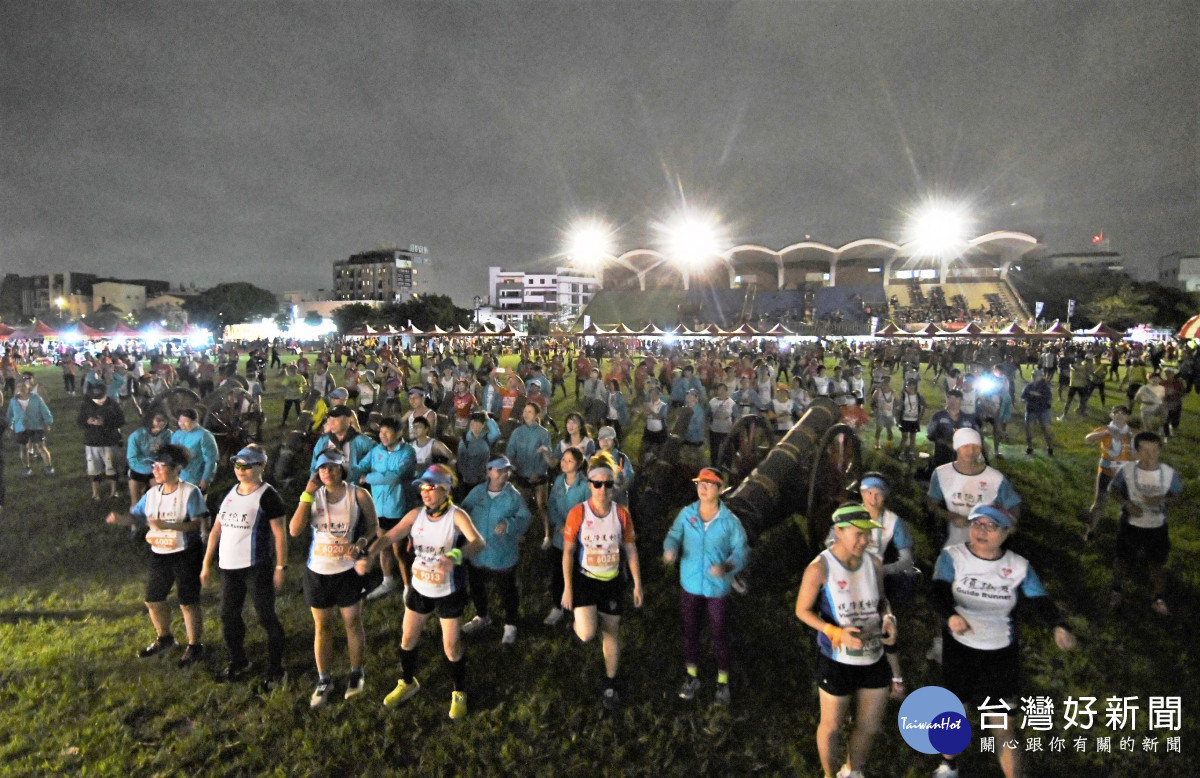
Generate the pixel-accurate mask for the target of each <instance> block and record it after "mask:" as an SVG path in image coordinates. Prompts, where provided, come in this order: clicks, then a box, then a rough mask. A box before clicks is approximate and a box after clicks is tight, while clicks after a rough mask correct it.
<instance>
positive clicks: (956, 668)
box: [942, 628, 1021, 708]
mask: <svg viewBox="0 0 1200 778" xmlns="http://www.w3.org/2000/svg"><path fill="white" fill-rule="evenodd" d="M1020 674H1021V652H1020V651H1019V650H1018V648H1017V644H1016V643H1010V644H1009V645H1007V646H1005V647H1004V648H997V649H994V650H984V649H979V648H970V647H968V646H964V645H963V644H962V643H959V642H958V641H957V640H955V638H954V636H953V635H952V634H951V633H950V630H948V629H944V628H943V629H942V686H944V687H946V688H947V689H949V690H950V691H952V692H954V694H955V696H957V697H958V699H960V700H962V702H963V704H964V705H969V706H971V707H973V708H978V707H979V706H980V705H982V704H983V702H984V700H986V699H987V698H989V697H990V698H991V701H990V703H989V704H994V703H997V702H999V701H1000V700H1005V701H1006V702H1008V704H1010V705H1012V706H1014V707H1016V704H1017V703H1018V702H1019V700H1018V699H1017V688H1018V686H1019V685H1020Z"/></svg>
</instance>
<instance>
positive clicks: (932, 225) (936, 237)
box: [906, 202, 970, 259]
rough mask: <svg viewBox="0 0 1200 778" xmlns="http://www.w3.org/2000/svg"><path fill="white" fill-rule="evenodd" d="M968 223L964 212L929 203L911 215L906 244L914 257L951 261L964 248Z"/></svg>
mask: <svg viewBox="0 0 1200 778" xmlns="http://www.w3.org/2000/svg"><path fill="white" fill-rule="evenodd" d="M969 221H970V220H969V218H968V216H967V212H966V208H964V207H962V206H956V205H949V204H946V203H939V202H931V203H928V204H927V205H926V206H925V207H924V208H922V209H921V210H920V211H918V212H917V213H916V214H914V215H913V218H912V222H911V224H910V226H909V230H908V232H909V234H908V238H907V240H906V242H907V243H912V244H914V246H915V248H916V252H915V254H917V255H921V256H929V257H939V258H941V259H952V258H954V257H956V256H959V255H960V254H962V252H963V250H964V249H965V248H966V241H967V230H968V226H969V224H968V222H969Z"/></svg>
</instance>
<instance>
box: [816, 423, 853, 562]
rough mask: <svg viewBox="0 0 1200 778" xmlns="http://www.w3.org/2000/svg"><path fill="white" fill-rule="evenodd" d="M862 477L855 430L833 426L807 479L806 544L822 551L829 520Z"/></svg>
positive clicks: (842, 426)
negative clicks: (807, 542) (820, 548)
mask: <svg viewBox="0 0 1200 778" xmlns="http://www.w3.org/2000/svg"><path fill="white" fill-rule="evenodd" d="M862 474H863V461H862V443H861V442H860V441H859V439H858V435H857V433H855V431H854V428H853V427H851V426H850V425H848V424H835V425H833V426H832V427H830V428H829V429H828V430H826V431H825V434H824V435H822V436H821V440H820V442H818V443H817V447H816V453H815V455H814V456H813V461H812V467H811V468H810V472H809V478H808V505H807V510H806V511H805V513H804V515H805V516H807V517H808V537H809V542H811V543H812V544H814V548H819V547H821V545H822V543H823V541H824V540H825V535H826V534H827V533H828V531H829V519H830V517H831V516H832V515H833V512H834V511H835V510H837V507H838V506H839V505H841V504H842V503H844V502H846V498H847V494H848V493H849V492H850V491H851V490H853V489H855V488H857V486H858V482H859V480H860V479H861V478H862Z"/></svg>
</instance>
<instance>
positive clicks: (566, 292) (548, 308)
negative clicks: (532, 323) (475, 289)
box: [488, 265, 600, 326]
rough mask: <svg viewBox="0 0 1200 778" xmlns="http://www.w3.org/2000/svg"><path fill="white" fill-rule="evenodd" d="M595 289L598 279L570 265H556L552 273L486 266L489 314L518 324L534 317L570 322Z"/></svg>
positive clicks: (589, 299) (598, 285)
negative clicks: (490, 311)
mask: <svg viewBox="0 0 1200 778" xmlns="http://www.w3.org/2000/svg"><path fill="white" fill-rule="evenodd" d="M599 290H600V279H598V278H597V277H595V276H592V275H589V274H587V273H584V272H582V271H579V270H575V269H574V268H567V267H559V268H555V271H554V272H553V273H527V272H525V271H523V270H505V269H503V268H500V267H496V266H494V265H493V266H492V267H489V268H488V304H489V306H490V307H491V308H492V311H493V315H494V316H495V317H496V318H499V319H501V320H503V321H506V322H510V323H512V324H515V325H518V326H520V325H522V324H524V323H525V322H526V321H527V320H528V319H531V318H535V317H538V316H541V317H544V318H546V319H548V320H550V322H551V323H553V324H559V325H567V324H570V323H571V322H573V321H575V319H577V318H578V317H579V315H580V314H581V313H582V312H583V309H584V307H585V306H586V305H587V304H588V303H589V302H591V300H592V297H593V296H594V295H595V294H596V292H598V291H599Z"/></svg>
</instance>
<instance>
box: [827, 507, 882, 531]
mask: <svg viewBox="0 0 1200 778" xmlns="http://www.w3.org/2000/svg"><path fill="white" fill-rule="evenodd" d="M833 525H834V526H835V527H858V528H859V529H879V528H880V527H882V526H883V525H882V524H880V523H879V522H877V521H875V520H874V519H872V518H871V514H870V513H868V512H867V509H866V508H864V507H862V506H861V505H859V504H858V503H849V504H847V505H843V506H842V507H840V508H838V509H837V510H836V511H834V512H833Z"/></svg>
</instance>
